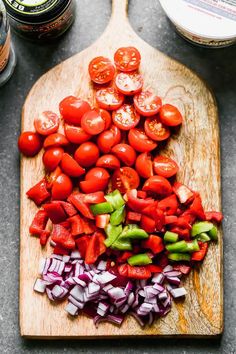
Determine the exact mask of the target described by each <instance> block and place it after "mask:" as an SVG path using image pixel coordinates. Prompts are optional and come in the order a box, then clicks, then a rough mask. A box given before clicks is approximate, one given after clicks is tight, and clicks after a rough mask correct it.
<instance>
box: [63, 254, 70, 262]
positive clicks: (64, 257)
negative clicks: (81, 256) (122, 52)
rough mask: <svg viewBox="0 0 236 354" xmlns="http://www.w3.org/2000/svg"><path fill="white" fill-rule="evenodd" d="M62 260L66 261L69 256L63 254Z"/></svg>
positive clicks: (68, 259)
mask: <svg viewBox="0 0 236 354" xmlns="http://www.w3.org/2000/svg"><path fill="white" fill-rule="evenodd" d="M62 260H63V262H65V263H68V262H69V261H70V256H67V255H63V256H62Z"/></svg>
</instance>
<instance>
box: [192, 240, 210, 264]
mask: <svg viewBox="0 0 236 354" xmlns="http://www.w3.org/2000/svg"><path fill="white" fill-rule="evenodd" d="M198 244H199V247H200V251H196V252H193V253H192V255H191V261H202V260H203V259H204V258H205V255H206V253H207V250H208V243H207V242H200V241H199V242H198Z"/></svg>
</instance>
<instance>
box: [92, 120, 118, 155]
mask: <svg viewBox="0 0 236 354" xmlns="http://www.w3.org/2000/svg"><path fill="white" fill-rule="evenodd" d="M120 140H121V133H120V130H119V129H118V128H117V127H116V126H115V125H113V126H112V127H111V128H110V129H109V130H106V131H104V132H102V133H101V134H100V135H99V136H98V139H97V144H98V147H99V149H100V150H101V151H102V152H103V153H104V154H107V153H109V152H110V151H111V149H112V147H113V146H114V145H116V144H118V143H119V142H120Z"/></svg>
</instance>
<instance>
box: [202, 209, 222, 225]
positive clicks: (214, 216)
mask: <svg viewBox="0 0 236 354" xmlns="http://www.w3.org/2000/svg"><path fill="white" fill-rule="evenodd" d="M205 215H206V220H207V221H215V222H217V223H220V222H221V221H222V220H223V214H222V213H220V212H219V211H206V212H205Z"/></svg>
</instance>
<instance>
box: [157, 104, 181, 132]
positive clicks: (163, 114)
mask: <svg viewBox="0 0 236 354" xmlns="http://www.w3.org/2000/svg"><path fill="white" fill-rule="evenodd" d="M160 120H161V122H162V123H163V124H165V125H167V126H170V127H175V126H176V125H179V124H181V123H182V122H183V117H182V114H181V113H180V111H179V110H178V108H177V107H175V106H172V105H171V104H164V105H163V106H162V107H161V109H160Z"/></svg>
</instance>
